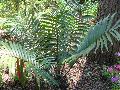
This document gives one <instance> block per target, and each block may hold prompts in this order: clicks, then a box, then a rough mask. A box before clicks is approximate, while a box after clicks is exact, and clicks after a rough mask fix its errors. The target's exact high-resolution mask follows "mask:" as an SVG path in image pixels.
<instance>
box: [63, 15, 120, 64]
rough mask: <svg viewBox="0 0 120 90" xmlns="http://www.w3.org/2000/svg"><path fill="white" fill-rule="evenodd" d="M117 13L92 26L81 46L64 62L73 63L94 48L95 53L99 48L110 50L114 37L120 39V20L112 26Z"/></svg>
mask: <svg viewBox="0 0 120 90" xmlns="http://www.w3.org/2000/svg"><path fill="white" fill-rule="evenodd" d="M115 15H116V14H113V15H108V16H107V17H106V18H104V19H102V20H100V21H99V22H97V23H96V25H95V26H93V27H91V28H90V30H89V32H88V34H87V36H86V37H85V39H84V40H83V42H82V43H81V45H80V46H79V49H78V50H77V53H76V54H75V55H73V56H71V57H70V58H68V59H66V60H65V61H64V62H63V63H65V62H69V63H70V64H71V65H73V64H74V63H75V61H76V60H77V59H78V58H79V57H80V56H85V55H87V54H89V52H90V51H91V50H94V52H95V53H96V51H97V50H98V49H99V48H100V49H101V51H102V50H104V49H106V50H107V51H108V47H109V46H110V44H111V45H113V38H115V39H116V40H117V41H119V40H120V34H119V32H118V29H119V27H120V20H118V21H117V22H116V23H115V24H114V25H113V26H112V24H113V20H114V16H115Z"/></svg>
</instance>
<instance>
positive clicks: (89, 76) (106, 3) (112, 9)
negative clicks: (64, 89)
mask: <svg viewBox="0 0 120 90" xmlns="http://www.w3.org/2000/svg"><path fill="white" fill-rule="evenodd" d="M113 13H117V14H116V16H115V18H114V21H113V25H114V23H115V22H116V21H117V20H119V19H120V0H99V7H98V16H97V21H99V20H100V19H103V18H105V17H106V16H108V15H109V14H110V15H112V14H113ZM118 47H120V45H119V42H114V45H113V46H111V45H110V46H109V52H107V51H104V52H103V53H102V52H101V51H100V50H98V52H97V53H96V54H94V53H93V52H91V53H90V54H89V55H88V57H87V62H86V66H85V68H84V71H83V74H82V77H80V80H79V82H78V83H77V84H78V89H77V90H111V81H110V80H109V79H107V78H105V77H103V76H102V72H101V71H102V69H103V65H107V66H110V65H113V64H115V63H116V57H115V55H114V53H115V52H117V51H119V48H118Z"/></svg>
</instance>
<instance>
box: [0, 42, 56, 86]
mask: <svg viewBox="0 0 120 90" xmlns="http://www.w3.org/2000/svg"><path fill="white" fill-rule="evenodd" d="M0 45H1V47H0V50H1V51H0V55H9V56H12V57H15V58H19V59H22V60H24V61H27V62H30V63H32V65H31V68H33V70H34V71H35V73H36V75H37V77H39V76H42V77H43V78H44V79H46V80H47V81H48V82H49V84H54V85H58V84H57V83H56V81H55V80H54V79H53V77H52V76H51V75H50V74H49V73H48V72H47V71H45V70H44V69H45V68H48V67H50V65H52V64H54V62H52V61H51V60H52V59H51V60H45V61H44V60H42V61H41V62H38V61H37V60H36V55H35V53H33V52H29V50H26V49H25V48H24V47H23V46H21V45H20V44H18V43H15V42H11V41H7V40H3V41H0ZM46 61H47V62H46ZM42 66H44V67H45V68H43V67H42ZM31 68H30V67H29V69H31Z"/></svg>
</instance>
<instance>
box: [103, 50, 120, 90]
mask: <svg viewBox="0 0 120 90" xmlns="http://www.w3.org/2000/svg"><path fill="white" fill-rule="evenodd" d="M115 55H116V56H117V57H118V60H119V57H120V52H117V53H115ZM118 62H119V61H118ZM103 76H105V77H107V78H108V79H110V80H111V82H112V90H120V64H119V63H118V64H115V65H112V66H109V67H108V66H104V70H103Z"/></svg>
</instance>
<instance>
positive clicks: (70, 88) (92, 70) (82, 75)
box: [0, 58, 111, 90]
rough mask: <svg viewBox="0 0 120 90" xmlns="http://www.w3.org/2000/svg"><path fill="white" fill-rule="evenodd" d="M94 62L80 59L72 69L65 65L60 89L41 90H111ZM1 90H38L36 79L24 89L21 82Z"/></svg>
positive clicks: (29, 82) (48, 89)
mask: <svg viewBox="0 0 120 90" xmlns="http://www.w3.org/2000/svg"><path fill="white" fill-rule="evenodd" d="M97 66H98V65H97V64H95V63H94V62H93V63H92V62H91V63H88V62H86V58H81V59H79V60H78V61H77V62H76V63H75V64H74V66H73V67H72V68H70V67H69V66H68V65H67V64H65V65H64V66H63V67H62V68H61V72H62V76H63V77H62V80H61V83H60V87H59V88H54V87H50V86H49V85H48V86H47V87H45V86H44V85H43V86H42V88H41V89H40V90H111V83H110V81H109V80H106V79H105V78H104V77H101V76H100V75H99V73H98V72H97V71H96V69H98V68H99V67H97ZM0 90H38V89H36V81H35V79H31V80H29V81H28V83H27V84H26V85H25V86H24V87H22V85H21V84H20V83H19V82H14V83H10V84H3V85H2V86H1V87H0Z"/></svg>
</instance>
